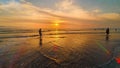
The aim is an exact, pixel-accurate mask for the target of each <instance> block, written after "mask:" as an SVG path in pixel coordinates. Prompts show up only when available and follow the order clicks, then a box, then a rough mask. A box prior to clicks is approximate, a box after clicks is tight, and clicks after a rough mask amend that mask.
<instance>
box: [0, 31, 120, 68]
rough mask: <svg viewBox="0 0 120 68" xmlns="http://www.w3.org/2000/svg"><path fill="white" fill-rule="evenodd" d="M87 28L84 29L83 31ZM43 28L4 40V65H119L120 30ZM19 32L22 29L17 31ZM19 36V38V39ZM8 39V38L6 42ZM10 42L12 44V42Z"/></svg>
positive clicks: (29, 67)
mask: <svg viewBox="0 0 120 68" xmlns="http://www.w3.org/2000/svg"><path fill="white" fill-rule="evenodd" d="M82 32H83V31H82ZM82 32H81V31H80V32H78V31H65V30H64V31H49V32H43V36H42V45H41V44H40V42H41V40H40V37H39V35H38V33H37V32H36V33H34V34H33V33H29V35H27V34H26V36H23V35H25V34H22V37H21V36H16V37H12V38H9V39H8V38H3V40H1V43H0V45H1V47H0V48H1V51H0V67H1V68H119V67H120V65H119V64H118V63H117V62H116V60H115V58H116V57H120V51H119V48H120V46H119V45H120V38H119V37H120V34H119V33H111V34H110V35H109V36H106V34H105V33H104V32H102V33H101V32H100V33H94V32H93V33H92V32H90V33H89V32H86V33H85V31H84V32H83V33H82ZM17 35H18V33H17ZM16 39H17V40H16ZM4 41H5V42H4ZM8 43H9V44H8Z"/></svg>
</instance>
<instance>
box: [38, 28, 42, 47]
mask: <svg viewBox="0 0 120 68" xmlns="http://www.w3.org/2000/svg"><path fill="white" fill-rule="evenodd" d="M39 36H40V46H42V29H41V28H40V29H39Z"/></svg>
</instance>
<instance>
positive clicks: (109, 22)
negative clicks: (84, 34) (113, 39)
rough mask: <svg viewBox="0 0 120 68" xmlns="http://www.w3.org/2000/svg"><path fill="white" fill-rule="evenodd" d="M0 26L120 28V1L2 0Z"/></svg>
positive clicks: (0, 1)
mask: <svg viewBox="0 0 120 68" xmlns="http://www.w3.org/2000/svg"><path fill="white" fill-rule="evenodd" d="M0 26H2V27H3V26H7V27H19V28H21V27H25V28H106V27H110V28H117V27H120V0H0Z"/></svg>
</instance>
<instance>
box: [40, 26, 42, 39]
mask: <svg viewBox="0 0 120 68" xmlns="http://www.w3.org/2000/svg"><path fill="white" fill-rule="evenodd" d="M39 36H40V37H41V36H42V29H41V28H40V29H39Z"/></svg>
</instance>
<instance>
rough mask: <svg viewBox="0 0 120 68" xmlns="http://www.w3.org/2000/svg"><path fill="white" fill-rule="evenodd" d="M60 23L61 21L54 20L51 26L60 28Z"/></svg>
mask: <svg viewBox="0 0 120 68" xmlns="http://www.w3.org/2000/svg"><path fill="white" fill-rule="evenodd" d="M62 22H63V21H62V20H54V21H53V25H54V26H55V27H58V26H60V24H61V23H62Z"/></svg>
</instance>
